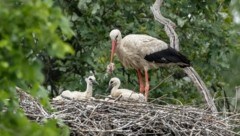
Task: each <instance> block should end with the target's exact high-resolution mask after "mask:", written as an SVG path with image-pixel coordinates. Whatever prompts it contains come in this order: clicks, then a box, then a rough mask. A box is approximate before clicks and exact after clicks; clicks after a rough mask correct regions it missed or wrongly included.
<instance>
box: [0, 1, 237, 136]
mask: <svg viewBox="0 0 240 136" xmlns="http://www.w3.org/2000/svg"><path fill="white" fill-rule="evenodd" d="M154 2H155V1H154V0H142V1H137V0H115V1H112V0H98V1H97V0H1V1H0V111H1V112H0V120H1V121H0V132H1V135H9V136H11V135H51V136H54V135H69V130H68V129H67V127H64V126H63V128H64V129H62V128H59V127H57V126H56V121H55V120H50V121H47V122H46V123H44V124H43V125H38V124H37V123H34V122H30V121H28V120H27V119H26V117H25V116H24V114H23V112H22V111H21V109H19V108H18V107H19V106H18V99H17V95H16V91H15V86H19V87H21V88H23V89H25V90H26V91H27V92H28V93H30V94H32V95H33V96H35V97H37V98H39V100H40V101H41V103H42V104H43V105H45V106H46V107H48V106H49V98H50V99H51V98H52V97H55V96H56V95H58V94H59V93H60V92H61V90H64V89H69V90H82V91H83V90H85V88H86V83H85V82H84V78H85V77H87V76H89V75H91V74H92V73H93V74H95V76H96V78H97V80H98V82H99V83H100V85H99V86H95V87H94V95H95V96H96V97H98V96H99V94H100V95H107V92H105V90H106V88H107V86H108V81H109V79H110V78H111V77H112V76H117V77H119V78H120V79H121V80H122V87H124V88H129V89H133V90H136V91H138V82H137V77H136V72H135V71H134V70H127V69H124V68H123V67H122V65H121V63H120V62H119V61H118V59H117V57H115V65H116V68H117V69H116V70H115V72H114V74H113V75H111V76H110V75H107V74H106V66H107V65H108V64H109V60H110V50H111V44H110V39H109V36H108V35H109V32H110V31H111V30H112V29H114V28H118V29H120V30H121V32H122V35H123V36H125V35H127V34H130V33H142V34H148V35H151V36H154V37H156V38H159V39H161V40H163V41H165V42H167V43H169V38H168V37H167V35H166V33H165V31H164V29H163V26H162V25H161V24H159V23H158V22H156V21H155V20H154V18H153V15H152V13H151V10H150V6H151V5H152V4H153V3H154ZM161 11H162V14H163V15H164V16H165V17H167V18H170V19H171V20H172V21H173V22H175V23H176V25H177V27H176V33H177V34H178V36H179V40H180V49H181V52H182V53H183V54H185V55H186V56H188V58H189V59H190V60H191V61H192V64H193V67H194V68H195V69H196V71H197V72H198V73H199V75H200V76H201V77H202V79H203V81H204V82H205V83H206V84H207V87H208V88H209V90H210V91H211V93H212V95H213V96H214V99H215V102H216V104H217V107H218V109H219V111H226V110H227V111H231V112H237V111H238V109H239V106H238V105H239V104H240V103H239V104H238V105H237V107H238V109H235V107H236V104H237V103H236V99H235V94H236V90H235V87H236V86H239V85H240V76H239V75H240V69H239V67H240V57H239V56H240V38H239V36H240V27H239V26H240V1H239V0H232V1H231V0H211V1H206V0H191V1H188V0H178V1H176V0H166V1H165V2H164V3H163V7H162V8H161ZM150 74H151V78H150V85H151V87H152V88H154V87H156V86H158V84H159V83H161V82H162V81H163V82H162V83H161V84H160V85H159V86H158V87H156V88H155V89H154V90H152V91H151V92H150V98H152V100H155V102H156V98H159V97H160V98H161V99H160V100H161V101H157V102H158V103H160V104H164V103H169V104H188V105H194V106H198V107H203V105H205V103H204V101H203V99H202V96H201V95H200V94H199V93H198V91H197V90H196V88H195V86H193V83H192V82H190V81H189V80H188V79H187V77H186V75H185V74H184V73H183V71H182V70H181V69H180V68H178V67H171V68H159V69H156V70H152V71H151V72H150Z"/></svg>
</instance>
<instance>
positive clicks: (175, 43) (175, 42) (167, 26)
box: [150, 0, 217, 113]
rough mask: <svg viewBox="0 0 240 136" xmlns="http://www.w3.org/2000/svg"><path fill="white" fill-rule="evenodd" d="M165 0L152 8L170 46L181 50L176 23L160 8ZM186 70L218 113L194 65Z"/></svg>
mask: <svg viewBox="0 0 240 136" xmlns="http://www.w3.org/2000/svg"><path fill="white" fill-rule="evenodd" d="M162 3H163V0H156V1H155V3H154V4H153V6H151V7H150V8H151V10H152V12H153V15H154V18H155V20H157V21H158V22H159V23H161V24H163V25H164V30H165V31H166V33H167V35H168V37H169V39H170V47H172V48H174V49H175V50H177V51H179V39H178V35H177V34H176V32H175V30H174V28H175V27H176V25H175V24H174V23H173V22H172V21H171V20H170V19H167V18H165V17H163V16H162V14H161V11H160V8H161V6H162ZM183 70H184V72H185V73H186V74H187V75H188V76H189V77H190V78H191V80H192V81H193V83H194V85H195V86H196V87H197V89H198V90H199V92H200V93H202V94H203V96H204V98H205V101H206V102H207V104H208V107H209V108H210V109H211V111H212V112H213V113H217V108H216V106H215V104H214V101H213V98H212V97H211V94H210V92H209V90H208V89H207V87H206V85H205V83H204V82H203V81H202V79H201V78H200V76H199V75H198V73H197V72H196V71H195V70H194V68H193V67H186V68H184V69H183Z"/></svg>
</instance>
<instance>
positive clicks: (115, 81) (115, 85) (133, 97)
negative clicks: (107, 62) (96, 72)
mask: <svg viewBox="0 0 240 136" xmlns="http://www.w3.org/2000/svg"><path fill="white" fill-rule="evenodd" d="M120 85H121V81H120V80H119V78H117V77H114V78H111V80H110V81H109V86H108V90H111V96H112V97H113V98H118V97H120V100H124V101H136V102H144V101H145V99H144V96H143V94H141V93H136V92H134V91H132V90H129V89H119V87H120Z"/></svg>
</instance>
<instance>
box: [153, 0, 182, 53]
mask: <svg viewBox="0 0 240 136" xmlns="http://www.w3.org/2000/svg"><path fill="white" fill-rule="evenodd" d="M162 3H163V0H156V1H155V3H154V4H153V6H151V7H150V8H151V10H152V12H153V15H154V18H155V20H157V21H158V22H160V23H161V24H163V25H164V30H165V32H166V33H167V35H168V37H169V38H170V47H172V48H174V49H176V50H179V39H178V36H177V33H176V32H175V31H174V28H175V27H176V25H175V23H173V22H172V21H171V20H170V19H168V18H165V17H164V16H163V15H162V13H161V11H160V7H161V5H162Z"/></svg>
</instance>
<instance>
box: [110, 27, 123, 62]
mask: <svg viewBox="0 0 240 136" xmlns="http://www.w3.org/2000/svg"><path fill="white" fill-rule="evenodd" d="M109 36H110V38H111V40H112V52H111V63H112V60H113V55H114V53H115V50H116V46H117V44H118V43H119V42H120V40H121V39H122V35H121V32H120V31H119V30H118V29H113V30H112V31H111V32H110V34H109Z"/></svg>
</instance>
